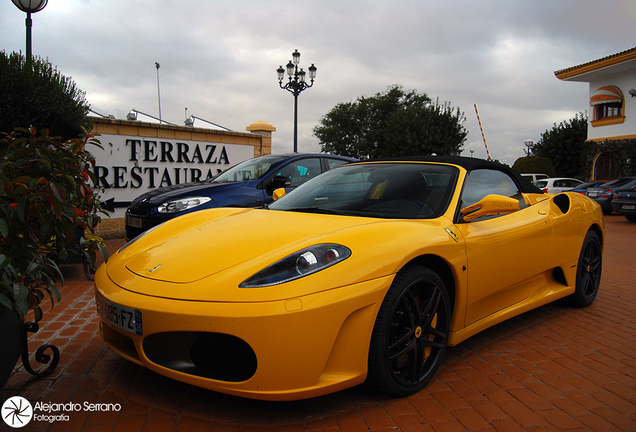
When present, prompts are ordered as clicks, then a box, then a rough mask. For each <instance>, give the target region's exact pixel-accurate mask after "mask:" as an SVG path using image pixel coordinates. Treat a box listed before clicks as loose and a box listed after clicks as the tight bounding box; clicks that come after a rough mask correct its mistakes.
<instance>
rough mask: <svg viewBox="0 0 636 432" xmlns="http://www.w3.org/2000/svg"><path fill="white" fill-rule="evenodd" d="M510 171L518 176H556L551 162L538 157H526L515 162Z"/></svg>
mask: <svg viewBox="0 0 636 432" xmlns="http://www.w3.org/2000/svg"><path fill="white" fill-rule="evenodd" d="M512 169H514V170H515V171H517V172H518V173H519V174H535V173H536V174H547V175H549V176H550V177H554V176H556V171H555V169H554V167H553V166H552V162H551V161H550V159H548V158H544V157H540V156H526V157H522V158H519V159H517V160H516V161H515V163H514V165H513V166H512Z"/></svg>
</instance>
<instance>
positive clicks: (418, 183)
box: [270, 163, 459, 219]
mask: <svg viewBox="0 0 636 432" xmlns="http://www.w3.org/2000/svg"><path fill="white" fill-rule="evenodd" d="M458 172H459V170H458V169H457V168H455V167H452V166H449V165H440V164H433V163H365V164H353V165H347V166H342V167H338V168H335V169H333V170H330V171H327V172H326V173H324V174H322V175H320V176H318V177H316V178H314V179H312V180H310V181H308V182H307V183H305V184H303V185H302V186H300V187H298V188H297V189H296V190H294V191H293V192H291V193H289V194H288V195H286V196H284V197H282V198H281V199H280V200H278V201H276V202H275V203H273V204H272V205H271V206H270V208H271V209H272V210H285V211H302V212H311V213H327V214H342V215H349V216H366V217H377V218H400V219H428V218H434V217H438V216H441V215H442V214H443V213H444V211H445V210H446V208H447V207H448V204H449V202H450V197H451V196H452V193H453V190H454V188H455V183H456V181H457V175H458Z"/></svg>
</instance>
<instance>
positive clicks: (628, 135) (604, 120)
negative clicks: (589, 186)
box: [554, 47, 636, 179]
mask: <svg viewBox="0 0 636 432" xmlns="http://www.w3.org/2000/svg"><path fill="white" fill-rule="evenodd" d="M554 74H555V75H556V77H557V78H558V79H560V80H562V81H574V82H587V83H589V107H588V108H587V110H588V112H589V114H588V121H589V123H588V129H587V138H588V141H593V142H597V143H607V142H609V141H611V142H614V144H617V143H616V142H618V141H620V142H621V143H620V144H622V145H623V146H630V147H631V146H633V147H634V148H636V47H635V48H631V49H629V50H626V51H623V52H620V53H617V54H613V55H610V56H607V57H603V58H601V59H598V60H594V61H590V62H587V63H584V64H581V65H578V66H573V67H569V68H567V69H563V70H559V71H556V72H555V73H554ZM624 166H625V162H624V161H620V162H619V161H617V160H616V155H615V154H612V153H611V152H610V151H608V150H607V149H605V150H603V148H601V150H600V151H599V152H598V153H597V154H596V155H595V156H594V158H593V161H592V167H591V173H590V174H591V178H592V179H612V178H615V177H617V176H618V175H620V174H623V173H621V172H619V171H620V170H619V167H624Z"/></svg>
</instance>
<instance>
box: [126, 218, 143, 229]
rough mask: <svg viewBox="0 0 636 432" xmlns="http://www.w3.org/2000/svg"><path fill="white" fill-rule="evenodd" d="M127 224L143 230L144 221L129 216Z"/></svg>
mask: <svg viewBox="0 0 636 432" xmlns="http://www.w3.org/2000/svg"><path fill="white" fill-rule="evenodd" d="M126 223H127V225H130V226H131V227H133V228H141V227H142V226H143V221H142V220H141V218H138V217H135V216H127V217H126Z"/></svg>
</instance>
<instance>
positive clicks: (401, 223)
mask: <svg viewBox="0 0 636 432" xmlns="http://www.w3.org/2000/svg"><path fill="white" fill-rule="evenodd" d="M275 196H276V197H277V198H278V197H280V198H279V199H278V200H277V201H275V202H274V203H273V204H271V205H270V206H269V207H266V208H262V209H252V208H219V209H210V210H202V211H198V212H194V213H191V214H187V215H184V216H181V217H178V218H175V219H172V220H170V221H168V222H166V223H164V224H163V225H160V226H158V227H155V228H153V229H152V230H149V231H147V232H145V233H144V234H141V235H140V236H138V237H137V238H135V239H134V240H133V241H131V242H129V243H127V244H126V245H125V246H124V247H122V248H121V249H120V250H119V251H118V252H117V253H115V254H113V256H111V258H110V260H109V261H108V262H107V263H106V264H104V265H102V266H101V267H100V268H99V270H98V272H97V274H96V276H95V296H96V304H97V310H98V313H99V316H100V318H101V323H100V331H101V334H102V336H103V338H104V341H105V342H106V344H108V346H110V347H111V348H112V349H113V350H115V351H116V352H117V353H119V354H120V355H121V356H123V357H125V358H126V359H128V360H130V361H132V362H135V363H137V364H140V365H143V366H146V367H147V368H149V369H151V370H153V371H155V372H157V373H159V374H162V375H165V376H168V377H171V378H173V379H175V380H179V381H183V382H186V383H190V384H193V385H196V386H200V387H204V388H208V389H211V390H215V391H219V392H224V393H229V394H233V395H239V396H244V397H250V398H257V399H268V400H293V399H302V398H308V397H314V396H318V395H323V394H326V393H330V392H334V391H338V390H341V389H344V388H347V387H351V386H354V385H357V384H360V383H363V382H365V381H367V382H368V383H369V384H370V385H372V386H373V387H375V388H377V389H379V390H381V391H384V392H387V393H390V394H392V395H397V396H406V395H409V394H412V393H415V392H417V391H419V390H421V389H423V388H424V387H425V386H426V385H427V383H429V382H430V380H431V379H432V378H433V376H434V375H435V373H436V371H437V369H438V368H439V366H440V364H441V363H442V361H443V357H444V353H445V351H446V348H447V346H453V345H456V344H458V343H460V342H461V341H463V340H465V339H467V338H469V337H471V336H473V335H474V334H476V333H478V332H479V331H481V330H484V329H486V328H488V327H490V326H492V325H495V324H497V323H500V322H502V321H504V320H506V319H509V318H511V317H513V316H515V315H518V314H521V313H523V312H526V311H528V310H531V309H533V308H536V307H539V306H541V305H544V304H546V303H549V302H552V301H554V300H557V299H560V298H564V297H567V298H568V299H569V300H570V301H571V303H572V305H574V306H576V307H584V306H588V305H590V304H591V303H592V302H593V301H594V298H595V297H596V294H597V292H598V288H599V284H600V278H601V265H602V251H603V240H604V222H603V214H602V211H601V208H600V207H599V205H598V204H596V203H595V202H594V201H593V200H591V199H588V198H587V197H585V196H583V195H580V194H577V193H570V192H564V193H560V194H557V195H551V194H543V193H541V191H540V190H538V189H537V188H536V187H534V186H533V185H531V184H530V183H529V182H528V181H527V180H524V179H523V178H522V177H520V176H519V175H518V174H517V173H516V172H514V171H512V170H511V169H509V168H508V167H507V166H504V165H500V164H496V163H492V162H488V161H484V160H479V159H473V158H461V157H436V156H432V157H418V158H415V157H413V158H397V159H391V160H377V161H366V162H358V163H351V164H348V165H344V166H341V167H338V168H335V169H333V170H331V171H328V172H326V173H324V174H322V175H320V176H318V177H316V178H314V179H312V180H310V181H308V182H307V183H305V184H303V185H302V186H300V187H298V188H297V189H296V190H294V191H293V192H291V193H289V194H287V195H284V191H283V190H277V191H275ZM281 196H282V197H281Z"/></svg>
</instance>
